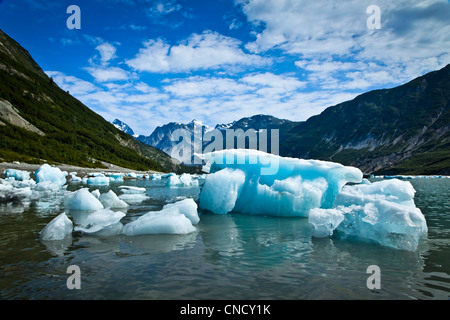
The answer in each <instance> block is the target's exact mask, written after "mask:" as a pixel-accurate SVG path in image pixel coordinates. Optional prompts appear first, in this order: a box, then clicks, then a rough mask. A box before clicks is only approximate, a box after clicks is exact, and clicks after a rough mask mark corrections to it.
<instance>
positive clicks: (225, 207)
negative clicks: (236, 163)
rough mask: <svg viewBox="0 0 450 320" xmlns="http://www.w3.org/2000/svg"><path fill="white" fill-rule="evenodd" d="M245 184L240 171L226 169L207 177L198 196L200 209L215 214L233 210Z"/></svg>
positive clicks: (243, 174) (243, 175)
mask: <svg viewBox="0 0 450 320" xmlns="http://www.w3.org/2000/svg"><path fill="white" fill-rule="evenodd" d="M244 184H245V173H244V172H243V171H242V170H239V169H236V170H233V169H230V168H226V169H223V170H220V171H218V172H216V173H213V174H210V175H208V177H207V178H206V180H205V184H204V186H203V190H202V192H201V194H200V207H201V208H203V209H206V210H209V211H211V212H213V213H216V214H226V213H228V212H230V211H232V210H233V208H234V206H235V204H236V200H237V199H238V197H239V196H240V194H241V191H242V188H243V187H244Z"/></svg>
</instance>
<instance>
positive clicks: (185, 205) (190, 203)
mask: <svg viewBox="0 0 450 320" xmlns="http://www.w3.org/2000/svg"><path fill="white" fill-rule="evenodd" d="M163 209H164V210H167V211H171V212H177V213H180V214H182V215H184V216H185V217H186V218H188V219H189V220H191V223H192V224H193V225H196V224H198V223H199V222H200V217H199V216H198V212H197V209H198V206H197V203H195V201H194V200H193V199H191V198H188V199H184V200H181V201H178V202H175V203H170V204H166V205H165V206H164V207H163Z"/></svg>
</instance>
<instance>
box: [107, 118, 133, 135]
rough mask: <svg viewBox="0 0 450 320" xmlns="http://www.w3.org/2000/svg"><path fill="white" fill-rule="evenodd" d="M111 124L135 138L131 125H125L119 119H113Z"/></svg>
mask: <svg viewBox="0 0 450 320" xmlns="http://www.w3.org/2000/svg"><path fill="white" fill-rule="evenodd" d="M112 124H113V125H114V126H115V127H116V128H117V129H119V130H120V131H123V132H125V133H127V134H129V135H130V136H133V137H135V138H137V137H138V135H137V134H135V133H134V131H133V129H131V127H130V126H129V125H127V124H126V123H125V122H123V121H121V120H119V119H114V121H113V122H112Z"/></svg>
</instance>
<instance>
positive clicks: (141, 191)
mask: <svg viewBox="0 0 450 320" xmlns="http://www.w3.org/2000/svg"><path fill="white" fill-rule="evenodd" d="M119 188H120V190H121V191H122V192H123V194H121V195H120V196H119V199H120V200H123V201H125V202H126V203H128V204H138V203H141V202H142V201H144V200H146V199H147V198H148V197H147V195H146V194H145V192H146V189H145V188H139V187H131V186H121V187H119Z"/></svg>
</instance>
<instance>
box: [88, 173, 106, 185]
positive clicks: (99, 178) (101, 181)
mask: <svg viewBox="0 0 450 320" xmlns="http://www.w3.org/2000/svg"><path fill="white" fill-rule="evenodd" d="M109 181H110V179H109V178H108V177H106V176H105V175H104V174H98V175H95V176H93V177H88V178H87V179H86V180H85V183H86V184H87V185H88V186H107V185H109Z"/></svg>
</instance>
